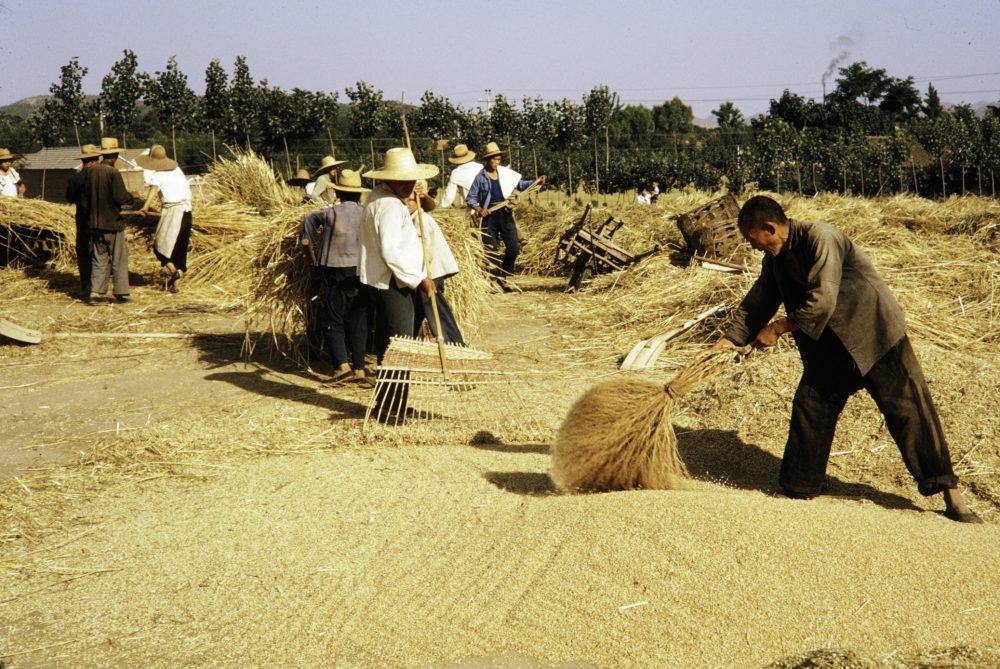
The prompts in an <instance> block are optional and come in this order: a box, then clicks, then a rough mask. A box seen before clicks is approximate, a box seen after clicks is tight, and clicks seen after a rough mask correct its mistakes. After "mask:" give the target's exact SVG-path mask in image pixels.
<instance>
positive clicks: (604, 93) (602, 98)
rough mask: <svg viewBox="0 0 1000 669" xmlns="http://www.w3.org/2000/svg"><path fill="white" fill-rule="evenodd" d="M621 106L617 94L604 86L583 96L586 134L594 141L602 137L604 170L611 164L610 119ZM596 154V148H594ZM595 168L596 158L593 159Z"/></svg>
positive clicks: (595, 88) (596, 87)
mask: <svg viewBox="0 0 1000 669" xmlns="http://www.w3.org/2000/svg"><path fill="white" fill-rule="evenodd" d="M621 108H622V104H621V100H620V99H619V97H618V94H617V93H613V92H612V91H611V89H609V88H608V87H607V86H606V85H605V84H601V85H600V86H594V87H593V88H592V89H590V92H589V93H587V94H586V95H584V96H583V110H584V116H585V117H586V123H587V132H588V133H590V135H591V137H593V138H594V141H595V142H596V141H597V137H598V136H603V137H604V169H605V170H607V169H608V166H609V165H610V164H611V140H610V128H611V117H612V116H614V115H615V113H617V112H618V111H619V110H621ZM595 153H596V148H595ZM594 167H595V169H596V167H597V158H596V157H595V158H594Z"/></svg>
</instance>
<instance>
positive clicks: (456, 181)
mask: <svg viewBox="0 0 1000 669" xmlns="http://www.w3.org/2000/svg"><path fill="white" fill-rule="evenodd" d="M475 159H476V152H475V151H469V147H467V146H466V145H465V144H458V145H456V146H455V148H454V149H452V151H451V155H450V156H448V162H449V163H451V164H452V165H457V167H455V169H453V170H452V171H451V175H450V176H449V177H448V185H447V186H446V187H445V189H444V197H442V199H441V206H442V207H444V208H445V209H447V208H448V207H450V206H451V204H452V202H454V201H455V198H456V197H458V198H459V202H460V203H461V206H465V198H466V197H467V196H468V194H469V189H470V188H472V182H473V181H474V180H475V178H476V175H477V174H479V173H480V172H482V171H483V166H482V164H481V163H477V162H476V160H475Z"/></svg>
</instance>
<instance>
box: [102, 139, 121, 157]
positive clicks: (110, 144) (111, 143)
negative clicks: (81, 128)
mask: <svg viewBox="0 0 1000 669" xmlns="http://www.w3.org/2000/svg"><path fill="white" fill-rule="evenodd" d="M121 152H122V150H121V148H120V147H119V146H118V138H117V137H101V155H102V156H107V155H111V154H112V153H121Z"/></svg>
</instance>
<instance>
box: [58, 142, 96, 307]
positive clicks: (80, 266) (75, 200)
mask: <svg viewBox="0 0 1000 669" xmlns="http://www.w3.org/2000/svg"><path fill="white" fill-rule="evenodd" d="M78 158H79V160H80V161H81V163H80V168H79V169H78V170H77V171H76V172H73V174H71V175H70V177H69V179H67V180H66V201H67V202H69V203H70V204H72V205H75V206H76V216H75V219H76V268H77V270H79V272H80V292H81V295H82V297H83V299H85V300H86V299H88V298H89V297H90V273H91V269H92V265H93V263H92V262H91V257H90V255H91V248H90V247H91V240H90V209H89V206H90V203H89V201H88V199H87V198H88V196H89V188H88V187H87V170H91V169H93V168H95V167H97V166H98V165H100V164H101V151H100V149H98V148H97V147H96V146H95V145H93V144H84V145H83V147H82V148H81V149H80V155H79V156H78Z"/></svg>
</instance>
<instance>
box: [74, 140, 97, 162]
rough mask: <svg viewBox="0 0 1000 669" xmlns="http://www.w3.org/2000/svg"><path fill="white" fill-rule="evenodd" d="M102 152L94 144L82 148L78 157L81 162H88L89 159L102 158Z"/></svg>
mask: <svg viewBox="0 0 1000 669" xmlns="http://www.w3.org/2000/svg"><path fill="white" fill-rule="evenodd" d="M100 157H101V150H100V149H98V148H97V147H96V146H94V145H93V144H84V145H83V146H81V147H80V155H79V156H77V158H78V159H79V160H87V159H89V158H100Z"/></svg>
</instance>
